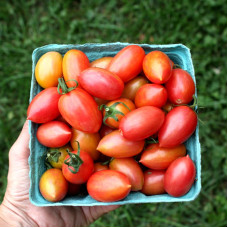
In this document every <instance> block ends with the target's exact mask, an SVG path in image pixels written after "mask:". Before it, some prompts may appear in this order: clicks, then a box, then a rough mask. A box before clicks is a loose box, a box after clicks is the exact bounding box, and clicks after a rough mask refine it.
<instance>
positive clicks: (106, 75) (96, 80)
mask: <svg viewBox="0 0 228 228" xmlns="http://www.w3.org/2000/svg"><path fill="white" fill-rule="evenodd" d="M79 83H80V85H81V86H82V87H83V89H85V90H86V91H87V92H89V93H90V94H91V95H93V96H95V97H98V98H101V99H105V100H114V99H117V98H119V97H120V96H121V94H122V92H123V89H124V83H123V81H122V80H121V79H120V78H119V77H118V76H117V75H115V74H113V73H111V72H109V71H108V70H105V69H101V68H96V67H91V68H88V69H87V70H84V71H83V72H82V73H81V74H80V75H79Z"/></svg>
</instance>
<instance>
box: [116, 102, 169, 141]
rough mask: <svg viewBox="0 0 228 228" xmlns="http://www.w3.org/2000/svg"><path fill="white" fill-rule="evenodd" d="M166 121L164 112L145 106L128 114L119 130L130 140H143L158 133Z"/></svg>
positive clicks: (121, 122)
mask: <svg viewBox="0 0 228 228" xmlns="http://www.w3.org/2000/svg"><path fill="white" fill-rule="evenodd" d="M164 119H165V114H164V112H163V111H162V110H161V109H159V108H157V107H153V106H144V107H141V108H137V109H135V110H133V111H131V112H129V113H127V114H126V115H125V116H124V117H123V118H122V119H121V121H120V125H119V129H120V130H121V132H122V134H123V136H124V137H125V138H126V139H128V140H134V141H135V140H142V139H145V138H147V137H149V136H151V135H153V134H154V133H156V132H157V131H158V130H159V129H160V127H161V126H162V124H163V122H164Z"/></svg>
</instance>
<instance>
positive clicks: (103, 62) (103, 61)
mask: <svg viewBox="0 0 228 228" xmlns="http://www.w3.org/2000/svg"><path fill="white" fill-rule="evenodd" d="M112 59H113V57H103V58H100V59H96V60H94V61H93V62H92V63H91V64H90V67H99V68H103V69H107V67H108V65H109V63H110V62H111V60H112Z"/></svg>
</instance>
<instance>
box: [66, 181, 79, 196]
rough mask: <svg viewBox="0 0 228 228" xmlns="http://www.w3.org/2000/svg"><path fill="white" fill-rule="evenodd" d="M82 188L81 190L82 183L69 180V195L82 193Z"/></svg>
mask: <svg viewBox="0 0 228 228" xmlns="http://www.w3.org/2000/svg"><path fill="white" fill-rule="evenodd" d="M80 190H81V185H80V184H72V183H70V182H68V191H67V195H69V196H75V195H77V194H78V193H80Z"/></svg>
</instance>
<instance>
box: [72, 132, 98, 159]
mask: <svg viewBox="0 0 228 228" xmlns="http://www.w3.org/2000/svg"><path fill="white" fill-rule="evenodd" d="M76 141H78V142H79V144H80V148H81V149H82V150H83V151H85V152H87V153H88V154H89V155H90V156H91V158H92V159H93V160H97V159H98V158H99V156H100V152H99V151H97V150H96V149H97V146H98V143H99V141H100V135H99V133H86V132H83V131H79V130H76V129H74V128H72V137H71V140H70V143H71V146H72V148H73V149H74V150H78V144H77V142H76Z"/></svg>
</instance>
